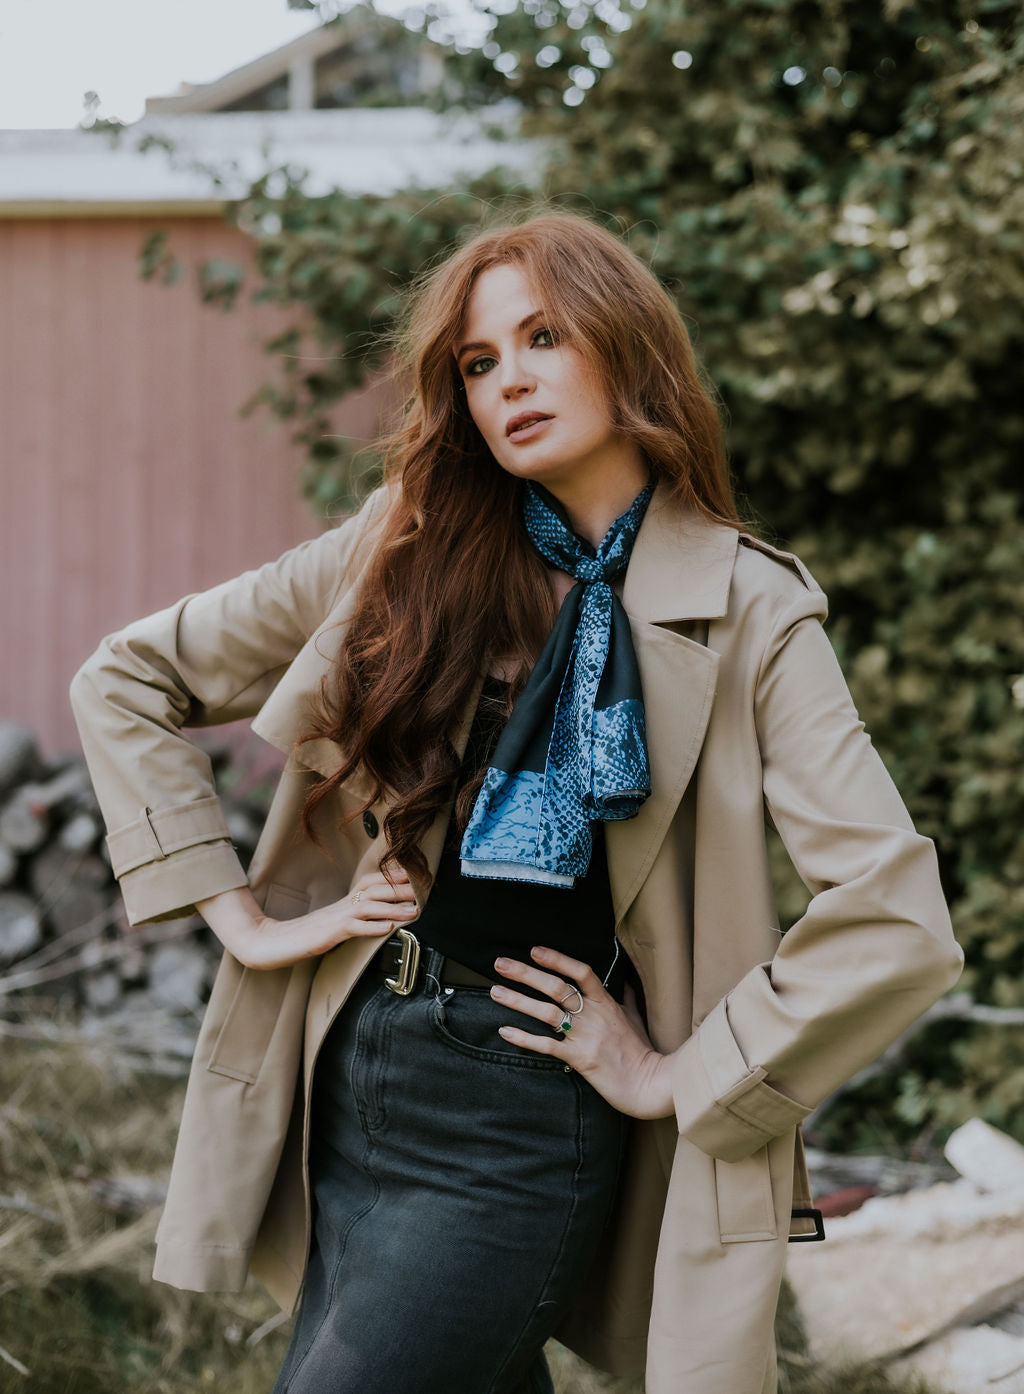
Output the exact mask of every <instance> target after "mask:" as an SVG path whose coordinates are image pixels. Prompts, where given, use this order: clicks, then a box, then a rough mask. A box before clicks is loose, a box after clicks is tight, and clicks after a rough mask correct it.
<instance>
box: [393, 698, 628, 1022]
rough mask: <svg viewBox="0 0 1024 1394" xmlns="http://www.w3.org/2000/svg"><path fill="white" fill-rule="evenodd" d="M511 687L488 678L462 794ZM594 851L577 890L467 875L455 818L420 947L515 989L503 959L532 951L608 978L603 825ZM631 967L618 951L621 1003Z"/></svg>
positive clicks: (610, 958) (609, 920)
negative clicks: (497, 963) (566, 958)
mask: <svg viewBox="0 0 1024 1394" xmlns="http://www.w3.org/2000/svg"><path fill="white" fill-rule="evenodd" d="M507 687H508V684H507V683H505V682H502V681H501V680H500V679H498V678H493V677H490V676H488V677H486V678H485V679H484V686H483V691H482V692H481V695H480V702H479V704H478V706H477V709H476V713H475V715H474V717H473V724H472V726H471V728H470V732H469V739H468V741H467V744H466V753H465V756H464V757H463V760H462V766H461V769H460V771H459V781H458V783H459V788H460V789H461V787H462V785H463V784H464V783H465V782H466V781H467V780H469V779H471V778H472V777H473V775H474V774H476V773H478V772H479V771H480V770H482V769H485V768H486V767H487V765H488V764H489V763H490V757H491V755H492V753H493V751H494V748H495V746H496V745H497V743H498V737H499V735H500V734H501V730H502V728H503V726H504V725H505V720H506V718H505V714H504V710H503V708H504V699H505V691H506V689H507ZM590 828H591V834H592V836H593V841H594V848H593V852H592V854H591V858H590V866H589V868H588V869H587V874H586V875H585V876H578V877H577V878H576V882H575V885H573V886H572V888H571V889H566V888H565V887H561V886H549V885H539V884H537V883H535V882H530V881H492V880H487V879H484V878H482V877H474V876H463V874H462V869H461V864H460V863H461V858H460V855H459V848H460V845H461V841H462V839H461V836H459V835H458V834H457V833H456V831H455V826H454V816H453V817H452V818H451V819H450V820H449V823H448V833H447V836H446V838H445V846H444V851H443V852H442V854H441V860H440V863H439V865H438V868H437V878H436V880H435V882H434V885H433V887H432V888H431V892H430V895H429V897H428V898H427V903H426V905H425V906H424V907H423V913H422V914H421V915H420V917H419V919H418V920H416V921H415V922H414V925H413V931H414V933H415V935H416V937H417V938H418V939H419V941H420V943H422V944H425V945H427V946H429V947H430V948H432V949H438V950H439V951H440V952H441V953H443V954H445V955H446V956H447V957H449V958H453V959H455V960H456V962H458V963H462V964H465V965H466V967H467V968H472V969H474V970H475V971H476V972H477V973H483V974H485V975H486V976H487V977H489V978H491V979H493V980H494V981H495V982H504V983H505V985H506V986H512V987H515V988H516V989H517V990H518V984H515V983H512V982H511V981H510V980H509V979H507V978H504V979H503V978H502V977H501V975H500V974H499V973H498V972H497V971H496V969H495V967H494V960H495V959H496V958H497V957H498V956H499V955H504V957H506V958H515V959H519V960H520V961H521V962H524V963H530V962H532V961H533V960H532V959H531V958H530V949H531V948H532V947H534V945H538V946H543V947H545V948H549V949H558V950H559V951H560V952H561V953H565V954H569V955H570V956H571V957H572V958H577V959H580V960H581V961H582V962H583V963H588V964H589V965H590V966H591V968H593V969H594V971H595V972H596V973H597V975H598V976H599V977H600V978H601V979H602V980H604V979H605V978H606V976H607V974H608V973H609V970H610V969H611V967H612V964H613V963H615V960H616V953H615V951H616V942H615V913H614V911H613V909H612V898H611V891H610V889H609V886H608V862H607V859H606V856H605V845H604V823H603V822H595V823H591V825H590ZM624 966H625V954H624V952H623V951H622V950H621V949H620V950H619V954H618V963H617V964H616V972H615V974H614V975H613V976H612V978H611V980H610V981H609V982H608V988H609V991H611V992H613V994H614V995H615V996H616V997H618V998H619V999H620V1000H621V995H622V994H621V985H620V983H619V978H620V976H621V970H622V969H623V968H624Z"/></svg>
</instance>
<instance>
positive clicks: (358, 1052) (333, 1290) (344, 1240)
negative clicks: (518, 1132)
mask: <svg viewBox="0 0 1024 1394" xmlns="http://www.w3.org/2000/svg"><path fill="white" fill-rule="evenodd" d="M372 1005H373V998H372V997H371V998H370V999H369V1001H367V1002H366V1003H364V1005H363V1008H362V1011H361V1012H360V1013H359V1020H358V1022H357V1024H356V1049H355V1051H354V1053H353V1057H352V1071H351V1074H350V1081H351V1078H352V1075H354V1074H355V1069H356V1065H357V1063H358V1062H359V1060H360V1059H361V1058H363V1057H365V1056H366V1055H367V1054H368V1052H367V1050H366V1046H365V1035H364V1032H363V1029H362V1028H363V1019H364V1017H365V1016H366V1014H367V1012H368V1011H369V1009H370V1007H371V1006H372ZM350 1087H353V1089H354V1086H353V1085H352V1084H351V1083H350ZM357 1107H358V1108H359V1113H360V1116H362V1106H361V1105H359V1104H358V1103H357ZM363 1123H364V1126H365V1125H366V1120H365V1118H364V1119H363ZM367 1131H369V1129H368V1130H367ZM372 1150H373V1143H372V1142H371V1141H370V1139H369V1137H367V1139H366V1143H365V1145H364V1147H363V1156H362V1164H363V1170H364V1171H365V1172H366V1174H367V1175H372V1172H371V1171H370V1168H369V1165H368V1163H369V1158H370V1153H371V1152H372ZM379 1199H380V1182H379V1181H377V1180H376V1178H374V1182H373V1196H372V1198H371V1199H370V1200H369V1201H368V1202H367V1204H366V1205H364V1206H363V1208H362V1209H361V1210H358V1211H356V1213H355V1214H354V1215H353V1216H352V1217H351V1218H350V1220H349V1222H348V1224H347V1225H346V1226H345V1228H344V1230H343V1231H342V1233H341V1236H340V1239H339V1241H338V1251H337V1253H336V1255H335V1258H334V1262H333V1264H332V1265H331V1277H330V1282H329V1283H328V1285H327V1301H326V1302H325V1303H324V1309H323V1312H322V1314H321V1317H320V1321H319V1322H318V1323H317V1326H316V1329H315V1330H314V1331H313V1333H312V1335H311V1336H310V1338H309V1341H308V1343H307V1345H306V1349H305V1350H304V1351H303V1352H302V1354H301V1356H299V1358H298V1360H297V1361H296V1363H295V1365H294V1367H293V1369H292V1372H291V1374H290V1375H289V1376H288V1384H287V1386H286V1388H285V1390H284V1394H288V1390H290V1389H291V1387H292V1385H293V1384H294V1382H295V1378H296V1376H297V1375H298V1374H299V1372H300V1370H301V1369H302V1367H303V1365H304V1364H305V1363H306V1361H307V1360H308V1359H309V1357H310V1355H311V1354H312V1351H313V1348H314V1346H315V1345H316V1342H317V1338H318V1337H319V1335H320V1333H321V1332H322V1331H323V1329H324V1327H325V1326H326V1325H327V1321H328V1318H329V1317H330V1315H331V1312H332V1311H333V1309H334V1302H335V1297H336V1294H337V1290H338V1277H339V1274H340V1272H341V1265H342V1263H343V1262H344V1260H345V1254H346V1251H347V1249H348V1241H349V1239H350V1238H351V1235H352V1231H353V1230H354V1229H355V1227H356V1225H357V1224H359V1222H360V1220H363V1219H365V1218H366V1216H367V1215H368V1214H369V1213H370V1211H371V1210H372V1209H373V1208H374V1206H375V1205H376V1204H377V1201H378V1200H379ZM307 1266H308V1265H307Z"/></svg>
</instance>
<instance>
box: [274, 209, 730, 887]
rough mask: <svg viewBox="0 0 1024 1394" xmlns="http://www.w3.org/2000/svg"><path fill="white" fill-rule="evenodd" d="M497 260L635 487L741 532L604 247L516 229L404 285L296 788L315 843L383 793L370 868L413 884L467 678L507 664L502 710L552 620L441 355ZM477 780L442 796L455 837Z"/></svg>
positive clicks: (480, 240) (709, 415)
mask: <svg viewBox="0 0 1024 1394" xmlns="http://www.w3.org/2000/svg"><path fill="white" fill-rule="evenodd" d="M502 264H511V265H514V266H515V267H516V268H517V269H519V270H520V271H521V273H522V274H523V276H524V277H525V279H526V280H527V282H528V284H529V285H530V286H531V288H532V290H533V292H534V294H535V295H536V297H537V303H538V305H539V306H540V308H541V309H542V310H543V312H544V314H545V316H546V319H545V323H547V324H548V325H549V327H550V328H551V329H552V330H553V331H554V332H555V333H556V334H557V335H558V337H559V338H560V340H561V341H562V342H565V341H568V342H570V343H572V345H573V346H574V347H575V348H576V349H577V351H578V352H579V353H580V354H581V355H582V356H583V358H584V359H585V361H586V363H587V365H588V367H589V368H590V369H591V371H592V372H594V373H595V374H596V375H597V378H598V381H599V382H601V383H603V385H604V390H605V392H606V394H607V398H608V401H609V403H610V406H611V411H612V421H613V423H614V425H615V426H616V427H617V429H618V430H620V431H621V432H622V434H623V436H625V437H629V438H631V439H632V440H634V441H635V442H636V443H637V444H638V445H639V447H640V448H641V450H642V451H643V453H644V455H645V457H646V459H647V461H648V462H649V465H650V469H651V473H652V476H653V477H655V478H657V479H658V480H661V481H664V482H665V484H666V485H667V486H668V487H669V489H670V490H671V492H672V494H673V495H674V496H675V497H676V498H678V499H679V500H681V501H682V502H683V503H685V504H686V505H688V506H689V507H691V508H693V509H695V510H697V511H698V512H700V513H702V514H704V515H706V516H708V517H709V518H713V519H715V520H717V521H719V522H723V523H727V524H732V525H734V526H737V527H738V526H742V524H741V521H740V519H739V516H738V514H737V511H736V504H735V500H734V496H733V492H732V486H731V482H730V477H729V469H728V465H727V461H726V455H725V449H724V445H723V439H722V427H721V421H720V418H719V413H718V409H717V405H716V402H715V398H714V395H713V391H712V389H711V388H710V386H709V385H707V382H706V379H705V376H704V373H703V371H702V369H701V367H700V365H699V364H698V363H697V361H696V359H695V356H694V352H693V349H692V346H691V344H690V339H689V335H688V334H687V331H686V327H685V325H684V323H683V321H682V319H681V317H680V315H679V311H678V310H677V308H676V306H675V304H674V303H673V301H672V299H671V298H670V296H669V295H668V294H667V292H666V291H665V290H664V288H663V287H662V286H661V285H660V283H659V282H658V280H657V278H656V277H655V276H654V274H653V273H652V272H651V271H650V270H649V268H648V267H646V266H645V265H644V264H643V262H642V261H640V260H639V258H638V257H636V256H635V255H634V254H633V253H632V252H631V251H630V250H629V249H628V248H627V247H626V246H625V245H624V244H623V243H622V242H620V241H619V240H618V238H616V237H615V236H614V235H613V234H612V233H610V232H607V231H605V230H604V229H603V228H601V227H599V226H598V225H597V224H596V223H593V222H591V221H590V220H589V219H587V218H584V217H581V216H578V215H576V214H568V213H561V212H542V213H539V214H533V215H532V216H530V215H527V216H525V217H521V218H520V219H519V220H518V221H513V222H505V223H504V224H503V225H502V226H498V227H492V228H488V229H486V230H484V231H482V232H479V233H477V234H476V235H475V236H473V237H472V238H471V239H470V240H469V241H467V242H466V243H465V244H464V245H462V246H461V247H459V248H458V249H457V250H456V251H455V252H454V253H453V254H452V255H450V256H449V257H447V258H446V259H445V260H444V261H443V262H441V263H440V264H439V265H437V266H436V267H433V268H431V269H428V270H426V271H425V272H424V273H423V274H422V275H421V276H420V277H418V278H417V280H416V282H415V284H414V286H413V288H412V294H411V296H410V298H409V300H408V302H407V309H406V314H405V316H404V318H403V322H402V325H401V327H400V330H399V333H398V335H397V336H396V345H395V347H396V365H397V371H398V372H399V373H400V374H402V375H407V376H406V378H405V380H406V382H407V383H408V384H411V386H410V387H409V390H408V395H407V399H406V401H405V403H404V406H403V408H402V411H401V416H400V424H399V425H398V427H397V429H396V430H395V431H394V432H393V433H392V434H391V435H390V436H389V437H387V438H386V440H385V441H384V442H383V444H384V452H383V453H384V462H385V463H384V484H385V487H386V489H387V494H388V499H389V502H388V504H387V507H386V511H385V513H384V516H383V519H382V520H381V522H380V525H379V531H378V532H377V537H376V545H375V547H374V549H373V552H372V555H371V557H370V559H369V561H368V564H367V566H366V568H365V571H364V573H363V575H362V576H361V578H360V584H359V592H358V596H357V600H356V607H355V610H354V613H353V615H352V617H351V621H350V622H349V623H348V624H347V626H346V629H345V634H344V637H343V639H342V641H341V643H340V646H339V650H338V653H337V658H336V660H335V663H334V665H333V667H332V672H331V675H330V679H329V681H326V682H325V683H324V686H323V689H322V691H321V693H320V712H319V714H318V715H317V716H316V718H315V720H314V722H313V724H312V725H311V726H310V727H309V729H307V730H306V731H305V732H304V733H303V735H302V737H301V739H303V740H305V739H312V738H315V737H327V738H328V739H330V740H332V741H334V742H336V743H337V744H338V745H339V746H340V747H341V748H342V751H343V752H344V754H345V757H346V758H345V762H344V764H343V765H342V766H341V768H339V769H338V770H337V772H336V773H335V774H334V775H333V776H332V777H331V778H329V779H324V780H323V781H321V782H320V783H319V784H317V785H315V786H314V787H313V788H312V789H311V790H310V791H309V794H308V795H307V798H306V803H305V807H304V808H303V811H302V824H303V828H304V830H305V832H306V834H307V835H308V836H309V837H311V838H313V840H314V841H317V842H319V840H318V839H317V838H316V835H315V832H314V829H313V826H312V821H311V819H312V813H313V811H314V809H315V808H316V806H317V805H318V804H319V803H320V802H321V801H322V800H324V799H326V798H329V797H330V796H331V795H332V793H333V792H334V791H335V790H336V789H337V788H338V786H340V785H341V784H342V783H344V781H345V780H347V779H348V778H349V777H350V775H352V774H353V772H354V771H355V770H356V769H357V768H358V767H360V766H362V768H363V769H364V771H365V772H366V773H367V774H368V775H369V777H370V780H371V783H372V785H373V787H374V791H375V792H374V793H373V795H372V797H371V798H370V799H369V800H368V801H367V803H366V804H364V805H363V808H364V809H365V808H366V807H368V806H369V804H370V803H371V802H373V801H375V800H376V799H377V798H379V797H380V796H381V794H382V793H383V791H384V790H385V788H386V789H387V790H388V791H389V798H390V799H391V804H390V810H389V812H388V814H387V816H386V817H385V819H384V831H385V834H386V839H387V843H388V851H387V853H386V855H385V858H384V860H383V869H385V870H386V868H387V867H388V866H389V865H392V864H394V863H396V862H397V863H400V864H401V865H404V866H405V867H407V868H408V869H409V870H410V871H411V872H414V873H418V874H419V875H420V876H421V877H423V878H424V879H426V877H427V876H428V874H429V873H428V867H427V864H426V859H425V857H424V856H423V853H422V851H421V850H420V847H419V841H420V838H421V837H422V835H423V833H424V832H425V831H426V830H427V828H428V827H429V826H430V824H431V823H432V822H433V820H434V818H435V817H436V815H437V813H438V810H439V808H441V807H443V806H444V804H446V803H447V801H448V800H449V799H450V798H451V797H452V794H453V791H454V789H455V786H456V782H457V776H458V760H457V757H456V754H455V750H454V748H453V745H452V734H453V723H456V722H457V720H458V718H459V715H460V714H461V712H462V711H463V709H464V707H465V704H466V702H467V701H468V700H469V697H470V694H471V692H472V690H473V687H474V684H475V682H476V680H477V678H478V675H479V674H480V672H481V665H482V664H483V663H485V662H486V661H488V660H491V661H493V660H495V659H497V658H499V657H500V658H501V660H502V662H503V664H504V665H505V667H506V669H509V668H510V669H511V671H512V672H513V674H514V677H513V679H512V682H511V686H510V690H509V696H508V706H509V709H511V706H512V704H513V703H514V701H515V699H516V697H517V696H518V695H519V693H520V692H521V691H522V688H523V686H524V684H525V682H526V679H527V676H528V675H529V671H530V669H531V668H532V666H533V664H534V662H535V661H536V658H537V656H538V654H539V653H540V650H541V648H542V647H543V644H544V641H545V639H546V637H547V634H548V632H549V631H550V629H551V626H552V624H553V623H554V619H555V607H554V600H553V597H552V591H551V587H550V584H549V581H548V578H547V572H546V567H545V563H544V562H543V560H542V559H541V557H540V556H539V554H538V553H537V552H536V551H535V549H534V548H533V545H532V544H531V543H530V541H529V538H528V537H527V535H526V531H525V529H524V527H523V525H522V522H521V518H520V507H519V503H520V491H521V490H522V488H523V487H524V485H523V481H521V480H520V479H518V478H515V477H513V476H512V475H510V474H508V473H507V472H506V471H505V470H503V469H502V468H501V467H500V466H499V465H498V464H497V463H496V461H495V459H494V457H493V455H492V454H491V452H490V451H489V449H488V448H487V446H486V445H485V443H484V440H483V437H482V436H481V434H480V432H479V430H478V429H477V427H476V425H475V423H474V421H473V419H472V417H471V416H470V413H469V409H468V407H467V405H466V400H465V395H464V393H463V392H462V391H461V380H460V376H459V371H458V368H457V366H456V363H455V358H454V355H453V353H452V346H453V344H455V342H456V341H457V339H458V337H459V335H460V333H461V329H462V322H463V317H464V315H465V311H466V304H467V301H468V300H469V297H470V294H471V292H472V290H473V286H474V284H475V282H476V280H477V277H478V276H480V275H481V273H482V272H484V271H486V270H488V269H489V268H490V267H493V266H498V265H502ZM482 775H483V771H479V772H477V774H476V777H475V778H473V779H471V780H470V782H469V783H468V784H466V785H465V786H464V787H463V788H462V789H461V790H460V791H459V795H458V799H457V800H456V804H455V809H454V816H455V820H456V825H457V827H458V829H459V831H460V832H461V830H462V829H463V828H464V827H465V824H466V822H467V821H468V818H469V814H470V811H471V809H472V805H473V801H474V799H475V797H476V793H477V791H478V789H479V785H480V780H481V779H482ZM361 811H363V810H362V809H360V810H357V811H356V812H353V813H350V814H348V816H347V817H346V818H344V819H342V823H344V822H347V821H349V820H350V819H351V818H353V817H356V816H357V813H358V812H361Z"/></svg>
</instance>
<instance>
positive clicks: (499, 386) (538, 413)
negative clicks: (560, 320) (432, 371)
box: [453, 265, 637, 497]
mask: <svg viewBox="0 0 1024 1394" xmlns="http://www.w3.org/2000/svg"><path fill="white" fill-rule="evenodd" d="M453 352H454V353H455V358H456V362H457V365H458V369H459V374H460V376H461V379H462V383H463V385H464V387H465V389H466V402H467V404H468V406H469V410H470V414H471V415H472V417H473V420H474V421H475V422H476V425H477V427H478V428H479V430H480V434H481V435H482V436H483V438H484V440H485V441H486V442H487V445H488V447H489V448H490V451H491V454H492V455H493V456H494V458H495V460H497V462H498V464H499V465H500V466H501V467H502V469H505V470H508V472H509V473H510V474H514V475H517V476H518V477H520V478H522V479H535V480H536V481H537V482H538V483H540V484H544V485H545V486H546V487H547V488H549V489H551V490H552V492H553V493H555V494H556V495H559V496H563V497H564V496H566V495H570V496H571V495H575V494H578V493H579V492H580V486H582V485H585V486H586V491H587V492H590V491H592V490H593V488H594V487H595V486H597V487H598V488H600V483H601V480H602V479H603V478H604V476H605V475H606V474H607V476H608V481H609V483H613V482H614V484H617V486H618V488H619V489H621V486H622V479H623V467H624V465H627V466H628V465H630V464H631V462H633V461H634V458H635V457H636V455H637V450H636V447H635V445H634V443H633V442H632V441H627V440H626V439H625V438H624V437H623V436H622V435H620V434H619V433H618V432H616V431H614V430H613V429H612V423H611V413H610V408H609V403H608V400H607V398H606V396H605V393H604V391H603V388H602V386H601V384H600V383H599V382H598V381H597V380H596V379H595V377H594V374H593V373H592V372H591V371H590V369H589V368H588V365H587V364H586V362H585V361H584V359H583V357H582V355H581V354H579V353H578V352H577V350H576V349H574V348H573V347H572V345H571V344H568V343H559V342H557V341H556V339H555V336H554V334H553V332H552V331H551V330H550V329H548V328H547V326H546V325H545V324H544V320H543V318H542V317H541V314H540V311H539V308H538V306H537V304H536V301H535V299H534V296H533V293H532V291H531V290H530V286H529V284H528V282H527V280H526V278H525V276H524V275H523V274H522V272H521V271H519V270H518V268H516V267H515V266H511V265H501V266H493V267H491V268H490V269H489V270H487V271H484V272H481V274H480V275H479V276H478V277H477V280H476V283H475V284H474V287H473V291H472V294H471V295H470V298H469V301H468V304H467V307H466V316H465V321H464V323H463V326H462V332H461V334H460V335H459V336H458V338H457V340H456V342H455V345H454V348H453ZM629 472H630V474H632V472H633V471H632V469H630V471H629Z"/></svg>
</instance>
